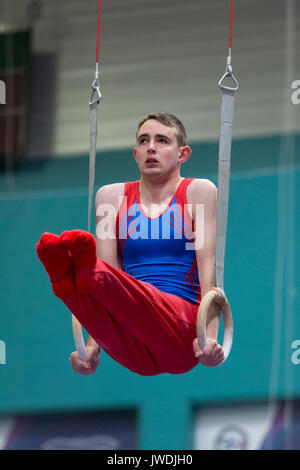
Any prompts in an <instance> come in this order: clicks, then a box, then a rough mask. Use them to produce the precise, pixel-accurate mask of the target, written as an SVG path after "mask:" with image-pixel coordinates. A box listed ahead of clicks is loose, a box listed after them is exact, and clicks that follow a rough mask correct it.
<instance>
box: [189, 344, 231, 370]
mask: <svg viewBox="0 0 300 470" xmlns="http://www.w3.org/2000/svg"><path fill="white" fill-rule="evenodd" d="M193 348H194V354H195V357H197V358H198V359H199V362H200V363H201V364H203V365H204V366H207V367H216V366H218V365H220V364H221V363H222V362H223V361H224V351H223V348H222V346H220V345H219V344H218V342H217V341H216V340H215V339H213V338H207V339H206V346H205V348H204V349H203V351H201V349H200V347H199V344H198V340H197V338H195V339H194V341H193Z"/></svg>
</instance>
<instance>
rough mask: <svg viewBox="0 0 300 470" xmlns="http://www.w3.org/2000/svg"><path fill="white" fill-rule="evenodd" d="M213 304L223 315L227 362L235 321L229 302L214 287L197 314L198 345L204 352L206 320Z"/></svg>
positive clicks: (205, 297) (202, 301) (204, 298)
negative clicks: (213, 303)
mask: <svg viewBox="0 0 300 470" xmlns="http://www.w3.org/2000/svg"><path fill="white" fill-rule="evenodd" d="M212 302H215V303H217V304H218V305H219V306H220V307H221V309H222V313H223V320H224V338H223V351H224V360H223V362H225V361H226V359H227V357H228V356H229V353H230V349H231V345H232V340H233V319H232V313H231V308H230V305H229V303H228V300H227V298H226V296H225V294H224V292H223V291H222V290H221V289H219V288H217V287H213V288H212V289H211V290H210V291H208V292H207V294H206V295H205V296H204V297H203V299H202V300H201V302H200V306H199V309H198V314H197V339H198V344H199V347H200V349H201V351H203V349H204V348H205V346H206V318H207V312H208V310H209V308H210V305H211V303H212Z"/></svg>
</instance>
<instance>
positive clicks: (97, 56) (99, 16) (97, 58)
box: [96, 0, 102, 63]
mask: <svg viewBox="0 0 300 470" xmlns="http://www.w3.org/2000/svg"><path fill="white" fill-rule="evenodd" d="M101 3H102V0H99V7H98V28H97V53H96V62H97V63H98V62H99V44H100V24H101Z"/></svg>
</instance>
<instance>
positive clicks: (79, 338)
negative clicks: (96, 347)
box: [72, 315, 86, 362]
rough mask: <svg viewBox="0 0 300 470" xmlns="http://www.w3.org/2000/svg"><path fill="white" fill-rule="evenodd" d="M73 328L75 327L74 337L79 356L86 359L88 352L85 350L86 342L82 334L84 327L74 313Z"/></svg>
mask: <svg viewBox="0 0 300 470" xmlns="http://www.w3.org/2000/svg"><path fill="white" fill-rule="evenodd" d="M72 329H73V338H74V343H75V347H76V350H77V352H78V357H79V359H80V360H81V361H83V362H85V361H86V352H85V344H84V339H83V335H82V328H81V324H80V323H79V321H78V320H77V318H76V317H75V316H74V315H72Z"/></svg>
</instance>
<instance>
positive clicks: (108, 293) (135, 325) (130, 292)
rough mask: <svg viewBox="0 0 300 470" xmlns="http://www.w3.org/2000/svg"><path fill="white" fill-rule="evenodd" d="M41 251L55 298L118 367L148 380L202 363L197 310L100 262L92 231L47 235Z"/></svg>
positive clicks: (38, 250) (189, 303)
mask: <svg viewBox="0 0 300 470" xmlns="http://www.w3.org/2000/svg"><path fill="white" fill-rule="evenodd" d="M36 249H37V254H38V257H39V259H40V260H41V262H42V263H43V265H44V268H45V269H46V271H47V273H48V275H49V277H50V281H51V284H52V289H53V292H54V293H55V295H56V296H57V297H59V298H60V299H61V300H62V301H63V302H64V304H65V305H66V306H67V308H68V309H69V310H70V311H71V312H72V313H73V314H74V316H75V317H76V318H77V319H78V321H79V322H80V323H81V325H82V326H83V327H84V328H85V330H86V331H87V332H88V334H89V335H90V336H91V337H92V338H93V339H94V340H95V341H96V342H97V343H98V344H99V346H100V348H102V349H103V350H104V351H106V353H107V354H109V355H110V356H111V357H112V358H113V359H114V360H115V361H117V362H118V363H119V364H121V365H122V366H124V367H126V368H128V369H130V370H131V371H133V372H135V373H137V374H140V375H147V376H149V375H156V374H161V373H164V372H166V373H171V374H180V373H184V372H187V371H189V370H191V369H192V368H193V367H195V366H196V365H197V364H198V362H199V361H198V359H196V358H195V356H194V352H193V340H194V338H195V337H196V317H197V311H198V305H196V304H192V303H191V302H188V301H186V300H184V299H182V298H180V297H177V296H175V295H172V294H167V293H165V292H162V291H160V290H159V289H157V288H156V287H154V286H153V285H151V284H149V283H146V282H143V281H139V280H137V279H135V278H134V277H132V276H130V275H129V274H128V273H126V272H124V271H121V270H120V269H117V268H115V267H113V266H111V265H110V264H108V263H106V262H104V261H102V260H101V259H99V258H97V255H96V241H95V239H94V237H93V236H92V235H91V234H90V233H88V232H84V231H81V230H73V231H70V232H63V233H62V234H61V236H58V235H54V234H50V233H44V234H43V235H42V237H41V239H40V241H39V242H38V244H37V245H36Z"/></svg>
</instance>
